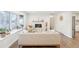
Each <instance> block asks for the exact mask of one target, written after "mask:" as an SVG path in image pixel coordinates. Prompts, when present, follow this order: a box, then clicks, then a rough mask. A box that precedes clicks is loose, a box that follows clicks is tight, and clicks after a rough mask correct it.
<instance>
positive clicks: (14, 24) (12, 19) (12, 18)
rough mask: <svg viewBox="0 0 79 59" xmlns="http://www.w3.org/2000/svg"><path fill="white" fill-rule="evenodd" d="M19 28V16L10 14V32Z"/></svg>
mask: <svg viewBox="0 0 79 59" xmlns="http://www.w3.org/2000/svg"><path fill="white" fill-rule="evenodd" d="M16 28H17V15H16V14H15V13H11V12H10V30H13V29H16Z"/></svg>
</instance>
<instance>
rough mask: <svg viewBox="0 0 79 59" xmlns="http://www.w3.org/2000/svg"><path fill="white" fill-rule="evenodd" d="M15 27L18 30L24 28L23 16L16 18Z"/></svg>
mask: <svg viewBox="0 0 79 59" xmlns="http://www.w3.org/2000/svg"><path fill="white" fill-rule="evenodd" d="M17 25H18V28H23V26H24V16H23V15H19V16H18V19H17Z"/></svg>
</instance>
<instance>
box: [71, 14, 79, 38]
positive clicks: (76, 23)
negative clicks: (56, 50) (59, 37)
mask: <svg viewBox="0 0 79 59" xmlns="http://www.w3.org/2000/svg"><path fill="white" fill-rule="evenodd" d="M78 36H79V15H78V14H77V15H75V16H72V38H79V37H78Z"/></svg>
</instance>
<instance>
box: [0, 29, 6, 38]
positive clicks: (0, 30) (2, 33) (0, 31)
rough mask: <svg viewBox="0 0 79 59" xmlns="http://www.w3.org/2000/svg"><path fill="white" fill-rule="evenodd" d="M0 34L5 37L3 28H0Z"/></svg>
mask: <svg viewBox="0 0 79 59" xmlns="http://www.w3.org/2000/svg"><path fill="white" fill-rule="evenodd" d="M0 34H1V37H2V38H3V37H5V35H6V29H5V28H0Z"/></svg>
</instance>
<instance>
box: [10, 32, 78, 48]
mask: <svg viewBox="0 0 79 59" xmlns="http://www.w3.org/2000/svg"><path fill="white" fill-rule="evenodd" d="M60 42H61V44H60V48H79V32H77V33H76V35H75V38H74V39H71V38H68V37H66V36H64V35H61V41H60ZM10 48H18V42H17V41H16V42H15V43H14V44H13V45H12V46H11V47H10ZM49 48H50V47H49ZM53 48H55V47H53Z"/></svg>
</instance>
